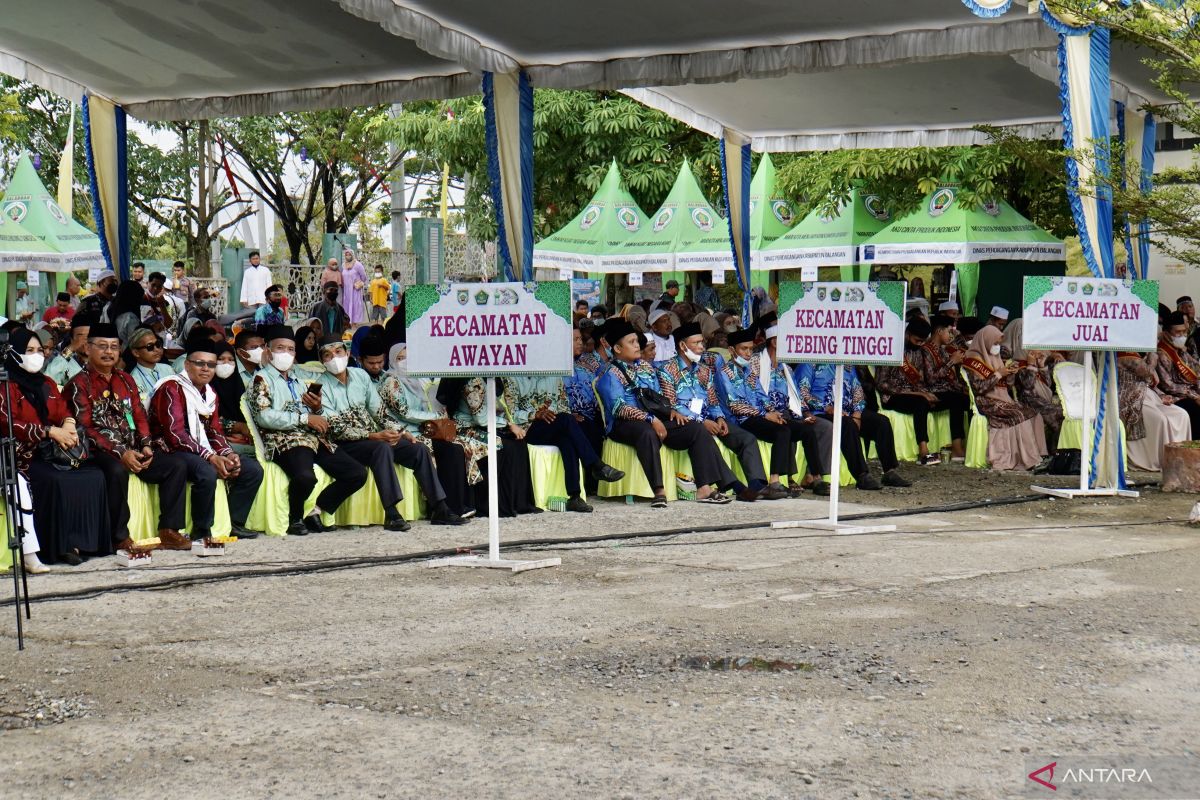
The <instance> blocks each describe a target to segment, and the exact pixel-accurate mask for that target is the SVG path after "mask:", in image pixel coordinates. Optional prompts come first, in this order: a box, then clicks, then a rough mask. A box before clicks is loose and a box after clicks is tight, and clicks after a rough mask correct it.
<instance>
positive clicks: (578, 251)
mask: <svg viewBox="0 0 1200 800" xmlns="http://www.w3.org/2000/svg"><path fill="white" fill-rule="evenodd" d="M647 223H648V220H647V218H646V215H645V214H644V213H642V209H641V208H639V207H638V204H637V202H636V201H635V200H634V199H633V195H631V194H630V193H629V192H628V191H627V190H626V189H625V187H624V186H622V185H621V171H620V170H619V169H618V168H617V162H616V159H614V160H613V162H612V164H610V165H609V167H608V174H607V175H606V176H605V177H604V182H603V183H601V184H600V188H599V189H597V190H596V194H595V195H594V196H593V197H592V199H591V201H589V202H588V204H587V205H586V206H584V208H583V210H582V211H580V212H579V215H578V216H576V217H575V219H573V220H571V221H570V222H569V223H567V224H566V225H565V226H564V227H563V228H562V229H561V230H559V231H557V232H556V233H554V234H553V235H551V236H547V237H546V238H545V239H542V240H541V241H540V242H538V243H537V244H536V245H534V248H533V266H534V268H535V269H571V270H576V271H579V272H592V271H595V270H597V269H598V259H599V257H600V256H602V255H604V254H606V253H611V252H613V251H615V250H616V249H617V248H618V247H620V245H621V243H623V242H625V241H626V240H628V239H629V238H630V237H632V236H633V235H634V234H635V233H637V232H638V231H641V230H643V229H645V228H646V227H648V225H647Z"/></svg>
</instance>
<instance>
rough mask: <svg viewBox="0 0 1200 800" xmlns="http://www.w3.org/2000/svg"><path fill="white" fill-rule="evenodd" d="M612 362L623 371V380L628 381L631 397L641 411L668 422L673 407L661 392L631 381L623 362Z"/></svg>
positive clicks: (631, 378)
mask: <svg viewBox="0 0 1200 800" xmlns="http://www.w3.org/2000/svg"><path fill="white" fill-rule="evenodd" d="M614 363H616V364H617V368H618V369H620V370H621V372H623V373H625V380H626V381H627V382H628V383H629V386H630V388H632V389H633V397H634V399H635V400H637V403H638V405H639V406H641V408H642V411H645V412H646V413H647V414H649V415H650V416H652V417H654V418H656V419H658V420H660V421H662V422H670V420H671V412H672V411H674V410H675V408H674V407H673V406H672V405H671V403H670V402H669V401H668V400H667V398H665V397H663V395H662V392H659V391H656V390H654V389H648V388H646V387H645V386H638V385H637V384H636V383H634V382H633V377H632V376H631V375H630V374H629V370H628V369H627V368H626V367H625V365H624V364H622V363H621V362H619V361H617V362H614Z"/></svg>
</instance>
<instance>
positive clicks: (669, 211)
mask: <svg viewBox="0 0 1200 800" xmlns="http://www.w3.org/2000/svg"><path fill="white" fill-rule="evenodd" d="M674 216H675V209H673V208H664V209H662V210H661V211H659V212H658V214H657V215H655V217H654V232H655V233H658V232H659V231H661V230H662V229H663V228H665V227H667V226H668V225H670V224H671V218H672V217H674Z"/></svg>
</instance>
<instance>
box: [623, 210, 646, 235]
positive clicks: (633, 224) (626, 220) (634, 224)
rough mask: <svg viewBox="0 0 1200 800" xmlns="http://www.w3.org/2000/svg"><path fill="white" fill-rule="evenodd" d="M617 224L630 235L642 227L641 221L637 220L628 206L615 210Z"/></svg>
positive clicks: (634, 213) (636, 216) (635, 214)
mask: <svg viewBox="0 0 1200 800" xmlns="http://www.w3.org/2000/svg"><path fill="white" fill-rule="evenodd" d="M617 222H619V223H621V227H622V228H624V229H625V230H627V231H629V232H630V233H634V232H635V231H637V229H638V228H640V227H642V221H641V220H640V219H638V215H637V212H636V211H634V210H633V209H632V208H630V207H629V206H621V207H620V208H618V209H617Z"/></svg>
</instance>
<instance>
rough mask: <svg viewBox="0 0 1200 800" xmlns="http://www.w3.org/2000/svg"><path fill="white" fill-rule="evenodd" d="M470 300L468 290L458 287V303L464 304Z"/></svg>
mask: <svg viewBox="0 0 1200 800" xmlns="http://www.w3.org/2000/svg"><path fill="white" fill-rule="evenodd" d="M470 301H471V293H470V292H469V291H467V290H466V289H459V290H458V304H459V305H460V306H465V305H466V304H467V303H469V302H470Z"/></svg>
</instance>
